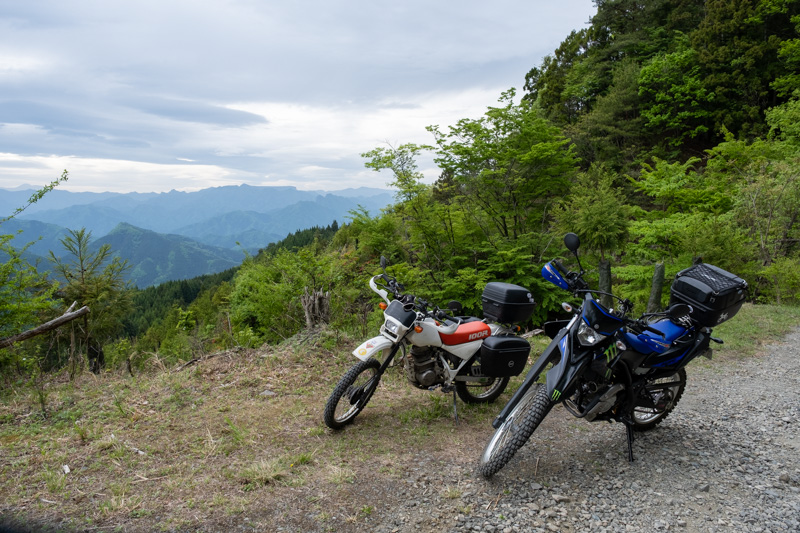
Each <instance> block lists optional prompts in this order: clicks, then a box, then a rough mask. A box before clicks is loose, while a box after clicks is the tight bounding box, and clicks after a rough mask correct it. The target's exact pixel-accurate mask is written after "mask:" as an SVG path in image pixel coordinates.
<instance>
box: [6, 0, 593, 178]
mask: <svg viewBox="0 0 800 533" xmlns="http://www.w3.org/2000/svg"><path fill="white" fill-rule="evenodd" d="M593 13H594V8H593V5H592V1H591V0H566V1H563V2H558V3H553V2H544V1H538V2H537V1H533V2H519V1H516V0H515V1H512V0H497V1H495V2H491V3H489V2H485V1H477V0H467V1H464V2H459V3H452V2H447V3H445V2H430V1H429V0H426V1H422V0H410V1H407V2H401V3H398V2H387V1H381V0H377V1H376V0H371V1H367V0H355V1H347V2H343V1H330V0H316V1H308V0H304V1H303V0H301V1H298V2H279V1H277V0H272V1H264V0H232V1H228V2H223V1H216V0H193V1H189V0H175V1H170V2H163V1H162V0H140V1H138V2H134V3H122V4H120V3H116V2H111V3H108V2H93V1H89V0H38V1H36V2H11V1H4V2H3V9H2V11H0V152H3V153H9V154H14V155H16V156H18V162H19V166H18V169H19V172H17V173H11V174H9V173H7V172H4V171H0V186H13V183H10V182H12V181H13V180H17V181H20V180H23V179H24V181H33V180H36V179H38V180H41V179H42V178H44V175H35V174H33V173H32V171H30V169H31V168H33V167H31V162H30V161H28V160H27V159H26V158H30V157H34V156H45V155H46V156H71V157H76V158H90V159H94V160H101V159H109V160H124V161H133V162H140V163H152V164H156V165H183V160H186V159H189V160H192V162H193V163H195V164H202V165H207V166H209V167H214V169H209V170H208V172H209V175H215V176H219V175H226V176H228V177H237V179H251V180H252V179H280V180H284V181H286V180H290V179H291V180H295V181H297V182H298V184H303V183H305V184H306V185H307V186H308V187H309V188H311V187H312V185H313V182H314V180H317V179H318V177H317V176H319V175H322V174H326V175H331V176H333V175H338V182H339V183H341V186H342V187H346V186H359V185H362V184H364V183H363V182H364V181H365V180H367V179H369V180H371V179H374V176H373V175H372V174H369V173H368V172H365V171H364V169H363V162H362V161H361V160H360V158H359V157H358V154H359V153H361V152H363V151H366V150H368V149H370V148H372V147H374V145H377V144H379V143H381V142H382V141H383V140H385V139H390V140H392V141H394V140H397V141H399V142H409V141H413V142H420V141H423V142H425V141H429V139H427V138H426V137H425V136H426V135H427V133H426V132H425V131H424V128H425V126H427V125H430V124H440V125H448V124H450V123H452V122H453V121H454V120H457V119H458V118H464V117H465V116H467V115H463V114H462V115H460V116H459V115H458V114H459V113H468V112H469V113H474V112H481V111H480V110H481V109H484V110H485V108H486V107H488V106H491V105H494V104H495V103H496V98H497V97H498V96H499V94H500V92H501V91H503V90H505V89H508V88H510V87H512V86H516V87H521V85H522V82H523V80H524V75H525V73H526V72H527V71H528V70H529V69H530V68H531V67H533V66H537V65H538V64H540V63H541V60H542V57H543V56H544V55H546V54H549V53H552V51H553V50H554V49H555V47H557V46H558V44H559V43H560V41H561V40H563V38H564V37H566V35H567V34H568V33H569V31H571V30H572V29H576V28H580V27H582V26H583V25H584V24H585V23H586V22H588V20H589V18H590V17H591V16H592V14H593ZM453 102H458V103H459V105H460V106H461V107H460V108H458V107H457V106H456V105H455V104H453ZM476 110H477V111H476ZM2 124H5V125H6V126H2ZM73 163H78V161H73ZM26 165H27V166H26ZM36 165H42V162H41V161H38V162H36ZM98 165H99V164H97V163H92V168H96V167H97V166H98ZM9 166H10V164H9V162H8V161H5V162H4V165H3V168H4V169H8V168H9ZM45 166H46V165H45ZM77 166H80V165H77ZM321 167H324V169H327V170H323V169H322V168H321ZM26 168H27V169H28V170H29V171H30V172H27V173H26V172H23V170H24V169H26ZM146 171H147V172H150V173H152V172H156V170H155V169H154V168H153V167H148V168H147V170H146ZM131 172H134V171H131ZM142 172H144V170H143V171H142ZM158 172H163V176H162V178H161V179H162V181H163V182H164V183H165V186H167V185H166V182H167V181H168V180H169V179H170V172H171V171H170V168H169V167H164V168H163V169H161V170H158ZM176 173H179V172H178V171H176ZM97 175H98V176H99V175H102V173H101V172H100V171H99V170H98V171H97ZM87 176H88V175H87ZM276 176H277V178H276ZM365 176H366V177H365ZM80 179H82V178H81V177H80V176H78V175H75V174H73V177H72V178H71V180H70V184H69V185H70V186H72V187H75V188H80V187H81V184H80V182H79V180H80ZM86 179H89V178H88V177H87V178H86ZM92 179H95V178H92ZM226 179H228V178H226ZM326 179H332V178H326ZM198 180H200V178H198ZM46 181H49V179H48V180H46ZM192 183H193V186H195V185H194V184H196V183H199V181H197V180H195V181H192ZM112 185H113V183H109V188H110V187H112ZM373 185H374V184H373ZM87 186H89V185H88V184H87ZM91 186H92V187H100V186H101V184H97V183H92V184H91ZM174 186H175V187H180V183H177V184H175V185H174ZM168 188H172V187H168Z"/></svg>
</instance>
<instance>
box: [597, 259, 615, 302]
mask: <svg viewBox="0 0 800 533" xmlns="http://www.w3.org/2000/svg"><path fill="white" fill-rule="evenodd" d="M599 273H600V281H599V284H600V290H601V291H603V292H611V263H610V262H609V261H607V260H606V259H601V260H600V265H599ZM600 303H602V304H603V305H604V306H605V307H607V308H609V309H611V307H613V305H614V299H613V298H611V296H606V295H603V296H601V297H600Z"/></svg>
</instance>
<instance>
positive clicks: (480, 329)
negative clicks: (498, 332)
mask: <svg viewBox="0 0 800 533" xmlns="http://www.w3.org/2000/svg"><path fill="white" fill-rule="evenodd" d="M491 334H492V329H491V328H490V327H489V325H488V324H486V323H485V322H483V321H482V320H476V321H472V322H465V323H462V324H461V325H460V326H458V329H456V331H455V333H453V334H451V335H444V334H442V333H439V337H440V338H441V339H442V344H446V345H448V346H454V345H456V344H464V343H466V342H471V341H477V340H481V339H484V338H486V337H489V336H490V335H491Z"/></svg>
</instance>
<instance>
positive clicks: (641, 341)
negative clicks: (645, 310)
mask: <svg viewBox="0 0 800 533" xmlns="http://www.w3.org/2000/svg"><path fill="white" fill-rule="evenodd" d="M650 327H651V328H653V329H655V330H658V331H660V332H661V333H662V335H659V334H657V333H654V332H652V331H645V332H643V333H640V334H639V335H635V334H633V333H630V332H626V333H625V338H626V340H627V341H628V343H630V345H631V347H632V348H633V349H634V350H636V351H637V352H639V353H644V354H650V353H653V352H657V353H664V352H666V351H667V350H669V349H670V347H672V346H673V344H674V343H676V342H677V341H678V340H679V339H680V337H682V336H683V335H684V334H685V333H686V331H687V330H686V328H684V327H683V326H681V325H678V324H676V323H674V322H672V321H671V320H668V319H664V320H659V321H658V322H654V323H652V324H650Z"/></svg>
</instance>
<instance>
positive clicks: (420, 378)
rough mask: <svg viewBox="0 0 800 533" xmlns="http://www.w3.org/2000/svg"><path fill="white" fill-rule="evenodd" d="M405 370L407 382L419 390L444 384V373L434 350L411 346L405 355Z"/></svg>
mask: <svg viewBox="0 0 800 533" xmlns="http://www.w3.org/2000/svg"><path fill="white" fill-rule="evenodd" d="M405 370H406V377H407V378H408V381H409V382H410V383H411V384H412V385H414V386H415V387H418V388H420V389H427V388H428V387H431V386H432V385H436V384H437V383H443V382H444V372H443V369H442V365H441V363H440V362H439V359H438V357H437V350H436V349H435V348H430V347H420V346H412V347H411V350H409V353H408V355H406V360H405Z"/></svg>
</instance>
